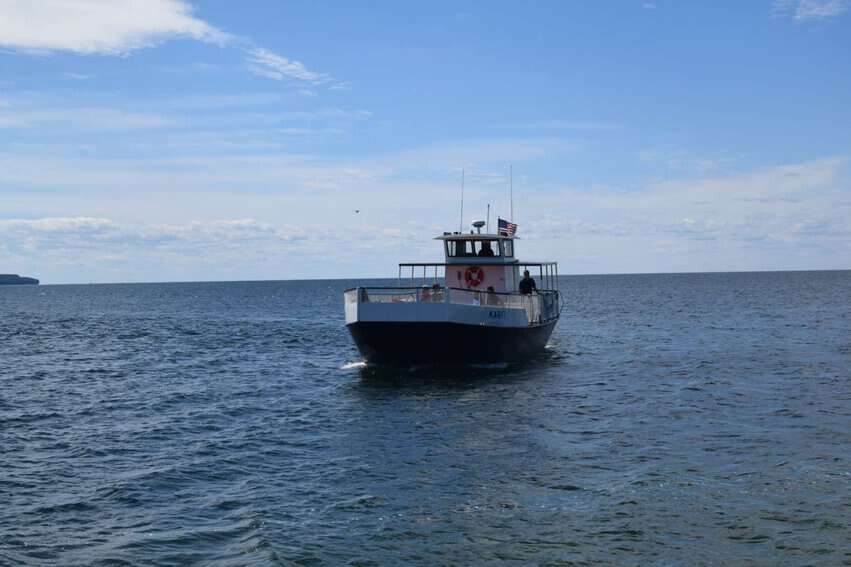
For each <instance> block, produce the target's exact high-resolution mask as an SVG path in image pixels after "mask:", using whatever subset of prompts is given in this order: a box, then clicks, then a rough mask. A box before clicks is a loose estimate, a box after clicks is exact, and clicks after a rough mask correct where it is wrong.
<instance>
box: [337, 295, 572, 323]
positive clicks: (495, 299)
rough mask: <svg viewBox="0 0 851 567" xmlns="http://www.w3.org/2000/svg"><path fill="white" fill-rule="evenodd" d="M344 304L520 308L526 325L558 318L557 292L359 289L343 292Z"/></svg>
mask: <svg viewBox="0 0 851 567" xmlns="http://www.w3.org/2000/svg"><path fill="white" fill-rule="evenodd" d="M344 296H345V301H346V303H350V304H351V303H451V304H454V305H470V306H476V307H483V308H494V307H498V308H501V309H523V310H525V311H526V316H527V320H528V321H529V324H540V323H545V322H547V321H551V320H552V319H555V318H557V317H558V315H559V309H560V306H559V298H558V292H557V291H551V290H545V291H540V292H538V293H536V294H532V295H523V294H519V293H500V292H493V291H476V290H469V289H461V288H454V287H452V288H447V287H440V288H434V287H358V288H354V289H349V290H346V292H345V294H344Z"/></svg>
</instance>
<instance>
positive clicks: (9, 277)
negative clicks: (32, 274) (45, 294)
mask: <svg viewBox="0 0 851 567" xmlns="http://www.w3.org/2000/svg"><path fill="white" fill-rule="evenodd" d="M0 285H38V280H37V279H35V278H24V277H21V276H19V275H18V274H0Z"/></svg>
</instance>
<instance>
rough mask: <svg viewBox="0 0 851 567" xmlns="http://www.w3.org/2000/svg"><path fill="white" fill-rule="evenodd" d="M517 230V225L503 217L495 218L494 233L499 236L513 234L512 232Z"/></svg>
mask: <svg viewBox="0 0 851 567" xmlns="http://www.w3.org/2000/svg"><path fill="white" fill-rule="evenodd" d="M515 232H517V225H516V224H514V223H513V222H508V221H507V220H505V219H500V218H498V219H497V231H496V233H497V234H499V235H500V236H514V233H515Z"/></svg>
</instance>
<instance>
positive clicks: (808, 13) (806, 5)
mask: <svg viewBox="0 0 851 567" xmlns="http://www.w3.org/2000/svg"><path fill="white" fill-rule="evenodd" d="M849 7H851V0H775V2H774V5H773V7H772V13H773V14H774V15H775V16H780V17H791V18H793V19H794V20H796V21H798V22H806V21H817V20H828V19H831V18H836V17H837V16H840V15H841V14H843V13H844V12H846V11H847V10H848V9H849Z"/></svg>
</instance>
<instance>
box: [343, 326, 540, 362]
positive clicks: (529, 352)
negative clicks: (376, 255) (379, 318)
mask: <svg viewBox="0 0 851 567" xmlns="http://www.w3.org/2000/svg"><path fill="white" fill-rule="evenodd" d="M555 324H556V321H550V322H549V323H546V324H543V325H536V326H533V327H520V328H518V327H488V326H484V325H463V324H458V323H397V322H357V323H351V324H349V325H347V326H348V328H349V332H350V333H351V334H352V338H354V340H355V343H356V344H357V346H358V349H359V350H360V352H361V354H362V355H363V357H364V360H366V361H367V362H374V363H380V364H411V363H418V364H431V363H441V364H443V363H449V364H464V363H471V362H472V363H487V362H513V361H519V360H526V359H528V358H530V357H532V356H534V355H536V354H539V353H540V352H541V351H542V350H543V349H544V346H546V344H547V341H548V340H549V338H550V335H551V334H552V332H553V327H555Z"/></svg>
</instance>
